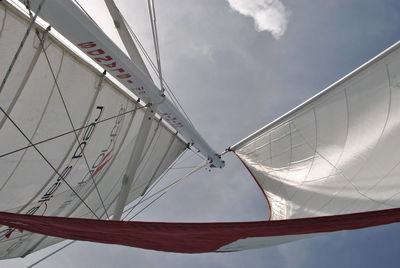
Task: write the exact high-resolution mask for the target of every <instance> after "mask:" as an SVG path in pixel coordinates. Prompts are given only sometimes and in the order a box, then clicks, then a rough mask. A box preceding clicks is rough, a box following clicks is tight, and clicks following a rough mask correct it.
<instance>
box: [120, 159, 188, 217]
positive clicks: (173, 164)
mask: <svg viewBox="0 0 400 268" xmlns="http://www.w3.org/2000/svg"><path fill="white" fill-rule="evenodd" d="M183 155H184V152H182V153H181V154H180V155H179V157H178V158H176V159H175V161H174V163H172V164H171V165H170V166H169V167H168V168H167V169H166V170H165V171H164V172H163V173H162V174H161V175H160V176H159V177H158V178H157V180H156V181H155V182H154V183H153V185H151V186H150V188H149V189H148V190H147V191H146V192H145V193H144V194H143V195H142V196H141V198H140V200H139V202H138V203H140V202H141V201H142V200H143V199H144V198H145V197H146V195H147V194H148V193H149V192H151V190H152V189H153V188H154V187H155V186H156V185H157V184H158V183H159V182H160V181H161V180H162V179H163V178H164V176H165V175H166V174H167V173H168V172H169V171H170V170H171V169H172V167H174V166H176V164H177V163H178V161H179V159H181V158H182V156H183ZM133 209H134V207H131V208H129V209H126V210H125V211H124V213H125V212H126V211H128V210H129V212H128V214H129V213H131V212H132V211H133ZM126 217H127V215H125V216H124V217H123V218H122V220H124V219H125V218H126Z"/></svg>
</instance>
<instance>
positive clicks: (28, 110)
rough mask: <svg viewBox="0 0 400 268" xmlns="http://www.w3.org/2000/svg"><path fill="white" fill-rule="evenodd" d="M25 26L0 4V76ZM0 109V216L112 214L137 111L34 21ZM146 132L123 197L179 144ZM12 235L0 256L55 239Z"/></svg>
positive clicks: (158, 126) (164, 131)
mask: <svg viewBox="0 0 400 268" xmlns="http://www.w3.org/2000/svg"><path fill="white" fill-rule="evenodd" d="M29 22H30V21H29V19H28V18H26V17H25V16H23V15H22V14H20V13H19V12H17V11H16V9H14V8H13V7H12V6H10V5H8V4H6V3H4V2H1V3H0V57H1V59H2V60H1V62H2V64H1V66H0V77H1V79H3V77H5V76H6V73H7V71H8V68H9V66H10V64H11V63H12V59H13V57H14V55H15V53H16V51H17V49H18V47H19V46H20V43H21V40H23V36H24V34H25V32H26V30H27V29H28V26H29ZM36 31H38V32H36ZM41 39H42V41H41ZM41 42H43V44H44V48H45V50H43V48H42V46H41ZM47 60H48V61H49V62H48V61H47ZM53 75H54V77H55V78H56V80H55V79H54V77H53ZM0 106H1V108H2V109H3V110H4V111H5V112H6V113H7V114H8V115H9V118H7V117H6V116H5V115H4V113H2V114H1V115H0V129H1V130H0V140H1V141H2V142H1V143H0V155H1V157H0V170H1V178H0V211H8V212H15V213H20V214H34V215H53V216H65V217H87V218H95V216H94V215H93V213H95V214H96V216H97V217H98V218H105V217H106V214H105V209H104V208H106V209H107V211H109V213H112V211H113V203H114V202H115V200H116V197H117V194H118V193H119V190H120V187H121V181H122V176H123V174H124V172H125V169H126V166H127V164H128V161H129V157H130V154H131V151H132V148H133V146H134V143H135V140H136V135H137V133H138V130H139V126H140V123H141V121H142V119H143V115H144V111H145V107H143V106H141V105H140V104H139V103H137V102H136V101H135V100H134V99H132V98H131V97H129V96H127V95H126V94H125V93H123V92H122V91H121V90H120V89H119V88H118V87H117V86H116V85H115V84H113V82H111V81H110V80H109V79H107V78H106V77H105V76H104V75H103V74H102V73H101V72H99V71H97V70H96V69H95V68H93V67H92V66H91V65H89V64H87V63H85V62H84V61H83V60H82V59H80V58H79V57H77V56H76V55H75V54H73V53H72V52H71V51H70V50H69V49H68V48H67V47H66V46H64V45H63V44H62V43H60V42H59V41H57V40H56V39H55V38H53V37H52V36H51V35H50V34H47V33H46V31H45V30H44V29H41V28H40V27H39V26H37V25H34V27H33V28H32V29H31V31H30V33H29V36H28V38H27V39H26V41H25V42H24V44H23V48H22V51H21V53H20V54H19V56H18V58H17V60H16V63H15V65H14V66H13V68H12V70H11V73H10V75H9V77H8V79H7V81H6V83H5V85H4V87H3V88H2V91H1V92H0ZM11 120H12V121H11ZM12 122H14V123H15V125H14V124H13V123H12ZM16 126H18V128H19V129H17V128H16ZM73 129H75V130H76V131H75V132H74V131H73ZM22 133H23V134H22ZM150 133H151V134H150V137H149V138H148V139H147V141H146V145H145V149H144V153H143V155H142V160H141V163H140V165H139V168H138V170H137V172H136V176H135V178H134V182H133V187H132V190H131V191H130V193H129V196H128V201H132V200H134V199H135V198H137V197H138V196H140V195H142V194H143V192H144V190H145V189H146V188H147V187H148V186H149V185H150V184H151V183H152V182H153V181H154V180H155V179H156V178H157V177H158V176H159V175H160V174H161V173H162V172H163V171H165V169H166V168H167V167H168V166H169V165H170V164H171V163H172V162H173V161H174V160H175V159H176V157H178V156H179V155H180V154H181V153H182V152H183V151H184V149H185V148H186V144H185V143H184V142H183V141H182V139H181V138H179V136H177V135H176V134H175V133H174V132H172V131H171V130H170V129H169V128H168V127H166V125H165V124H164V123H163V122H161V121H160V120H158V119H157V120H153V123H152V125H151V132H150ZM24 135H25V136H24ZM28 140H30V141H31V142H32V143H33V144H35V146H32V145H31V144H30V142H29V141H28ZM35 148H36V149H35ZM38 151H40V153H41V154H42V155H41V154H39V153H38ZM89 170H90V171H89ZM90 174H92V176H91V175H90ZM93 181H95V183H96V185H94V183H93ZM96 188H97V189H96ZM82 200H84V203H82ZM89 208H90V209H89ZM90 210H92V211H90ZM109 216H110V215H109ZM21 231H22V230H21ZM21 231H20V230H14V229H12V228H8V227H6V226H2V227H1V229H0V235H1V236H0V258H11V257H17V256H22V255H26V254H28V253H30V252H32V251H36V250H38V249H40V248H43V247H46V246H48V245H51V244H53V243H55V242H58V241H60V239H53V238H46V237H45V236H43V235H36V234H32V233H29V232H27V231H22V232H21Z"/></svg>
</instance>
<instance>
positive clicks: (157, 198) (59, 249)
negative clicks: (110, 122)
mask: <svg viewBox="0 0 400 268" xmlns="http://www.w3.org/2000/svg"><path fill="white" fill-rule="evenodd" d="M183 155H184V153H182V154H181V155H180V156H179V157H178V158H177V159H176V160H175V161H174V163H173V164H172V165H171V166H170V167H169V169H167V171H165V172H164V173H163V175H161V176H160V177H159V178H158V181H157V182H156V183H155V184H157V183H158V182H159V181H160V179H162V177H163V176H165V174H166V173H167V172H168V170H170V169H171V167H173V166H175V165H177V163H178V162H183V161H185V159H183V160H181V161H179V160H180V159H181V158H182V157H183ZM186 159H188V158H186ZM202 167H203V166H200V168H198V169H197V170H200V169H201V168H202ZM197 170H195V171H194V172H196V171H197ZM194 172H193V173H194ZM193 173H191V174H193ZM191 174H190V175H191ZM188 176H189V175H185V176H184V177H183V178H186V177H188ZM183 178H180V179H178V180H180V181H181V180H183ZM155 184H153V186H152V187H151V188H150V189H149V190H148V191H147V192H146V194H147V193H149V192H151V190H152V189H153V188H154V186H155ZM176 184H177V182H176V181H175V182H174V185H176ZM172 186H173V185H169V186H167V187H172ZM167 187H165V188H167ZM165 188H164V189H165ZM170 189H171V188H169V189H167V190H170ZM166 193H167V191H165V192H163V193H161V194H160V195H159V196H158V197H156V198H155V199H153V200H152V201H151V202H150V203H149V204H147V205H146V206H145V207H144V208H142V209H141V210H140V211H138V212H137V213H135V214H134V215H133V216H132V217H131V218H129V221H131V220H132V219H134V218H135V217H137V216H138V215H139V214H140V213H142V212H143V211H144V210H145V209H147V208H149V207H150V206H151V205H153V204H154V203H155V202H156V201H157V200H159V199H160V198H161V197H162V196H164V195H165V194H166ZM142 199H143V198H142ZM142 199H141V200H142ZM139 202H140V201H139ZM143 202H145V201H143ZM132 210H133V209H132V208H128V209H125V210H124V213H126V212H127V211H129V212H128V214H126V215H125V216H124V217H123V219H122V220H124V219H125V218H127V216H128V215H129V214H130V213H131V212H132ZM75 242H78V241H77V240H73V241H70V242H69V243H67V244H65V245H64V246H62V247H60V248H58V249H56V250H54V251H53V252H51V253H49V254H47V255H46V256H44V257H42V258H41V259H39V260H38V261H36V262H35V263H33V264H31V265H30V266H28V268H32V267H34V266H36V265H37V264H39V263H41V262H43V261H44V260H46V259H48V258H49V257H51V256H53V255H55V254H56V253H58V252H60V251H61V250H63V249H65V248H66V247H69V246H70V245H72V244H73V243H75Z"/></svg>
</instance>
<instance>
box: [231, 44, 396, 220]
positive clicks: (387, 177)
mask: <svg viewBox="0 0 400 268" xmlns="http://www.w3.org/2000/svg"><path fill="white" fill-rule="evenodd" d="M399 115H400V43H397V44H395V45H394V46H392V47H391V48H389V49H388V50H386V51H385V52H383V53H382V54H381V55H379V56H377V57H376V58H375V59H373V60H371V61H370V62H368V63H366V64H365V65H363V66H361V67H360V68H359V69H357V70H356V71H354V72H353V73H351V74H349V75H348V76H346V77H345V78H343V79H342V80H340V81H338V82H337V83H335V84H333V85H332V86H330V87H329V88H327V89H326V90H325V91H323V92H321V93H320V94H318V95H317V96H316V97H314V98H312V99H311V100H309V101H307V102H306V103H304V104H303V105H301V106H299V107H298V108H296V109H294V110H293V111H291V112H289V113H288V114H287V115H285V116H283V117H281V118H279V119H278V120H276V121H275V122H273V123H271V124H270V125H268V126H266V127H265V128H263V129H261V130H260V131H258V132H256V133H255V134H253V135H251V136H250V137H249V138H246V139H245V140H243V141H241V142H240V143H238V144H237V145H235V146H233V147H232V149H233V150H234V151H235V152H236V153H237V154H238V155H239V157H240V158H241V159H242V160H243V161H244V163H245V164H246V166H247V167H248V168H249V170H250V171H251V173H252V174H253V175H254V177H255V179H256V180H257V182H258V184H259V185H260V187H261V188H262V190H263V192H264V193H265V195H266V197H267V199H268V201H269V204H270V208H271V219H272V220H279V219H293V218H305V217H315V216H326V215H338V214H349V213H354V212H365V211H371V210H382V209H388V208H397V207H399V206H400V189H399V175H400V173H399V172H400V165H399V163H400V155H399V153H398V152H399V149H400V146H399V142H398V137H399V135H400V124H399V123H400V121H399V118H400V117H399Z"/></svg>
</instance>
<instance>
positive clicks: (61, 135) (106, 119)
mask: <svg viewBox="0 0 400 268" xmlns="http://www.w3.org/2000/svg"><path fill="white" fill-rule="evenodd" d="M145 107H147V106H142V107H138V108H135V109H132V110H129V111H126V112H123V113H120V114H117V115H113V116H110V117H108V118H105V119H102V120H99V121H97V122H96V124H100V123H104V122H106V121H109V120H112V119H114V118H117V117H120V116H122V115H126V114H129V113H133V112H136V111H137V110H140V109H144V108H145ZM89 126H90V124H88V125H84V126H82V127H79V128H76V129H75V130H76V131H79V130H82V129H85V128H87V127H89ZM73 132H74V131H73V130H70V131H67V132H64V133H61V134H59V135H56V136H53V137H50V138H47V139H45V140H41V141H38V142H35V143H33V144H32V145H31V144H29V145H27V146H24V147H21V148H19V149H16V150H13V151H10V152H7V153H4V154H1V155H0V158H2V157H5V156H7V155H11V154H14V153H17V152H20V151H23V150H25V149H28V148H30V147H32V146H33V145H35V146H36V145H40V144H42V143H45V142H48V141H51V140H55V139H58V138H61V137H63V136H66V135H68V134H72V133H73Z"/></svg>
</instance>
